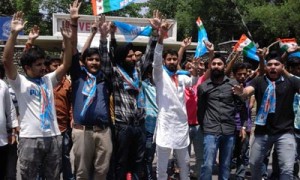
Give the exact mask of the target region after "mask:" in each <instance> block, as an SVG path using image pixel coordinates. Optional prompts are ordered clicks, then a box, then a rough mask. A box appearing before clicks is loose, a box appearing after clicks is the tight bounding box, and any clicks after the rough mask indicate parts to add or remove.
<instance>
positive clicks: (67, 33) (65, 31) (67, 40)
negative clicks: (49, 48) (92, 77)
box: [55, 25, 73, 82]
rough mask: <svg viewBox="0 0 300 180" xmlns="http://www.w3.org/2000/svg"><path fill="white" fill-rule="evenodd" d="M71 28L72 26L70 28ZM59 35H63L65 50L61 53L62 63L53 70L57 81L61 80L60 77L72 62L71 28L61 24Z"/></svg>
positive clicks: (65, 72)
mask: <svg viewBox="0 0 300 180" xmlns="http://www.w3.org/2000/svg"><path fill="white" fill-rule="evenodd" d="M72 29H73V28H72ZM60 31H61V35H62V36H63V43H64V45H65V50H64V54H63V63H62V64H61V65H60V66H59V67H58V68H57V69H56V70H55V72H56V79H57V81H58V82H60V81H61V79H62V77H63V76H65V75H66V74H67V72H68V70H69V68H70V67H71V64H72V48H73V47H72V42H71V38H72V30H71V28H69V27H66V26H65V25H63V27H61V28H60Z"/></svg>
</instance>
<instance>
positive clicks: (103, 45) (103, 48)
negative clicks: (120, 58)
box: [99, 15, 112, 77]
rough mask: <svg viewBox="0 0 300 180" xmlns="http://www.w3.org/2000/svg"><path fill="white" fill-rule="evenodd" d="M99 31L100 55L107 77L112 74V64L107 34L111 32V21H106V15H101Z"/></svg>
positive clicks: (102, 68) (102, 67)
mask: <svg viewBox="0 0 300 180" xmlns="http://www.w3.org/2000/svg"><path fill="white" fill-rule="evenodd" d="M99 32H100V46H99V51H100V57H101V70H102V71H103V72H104V73H105V75H106V76H107V77H111V75H112V64H111V61H110V60H109V55H108V49H107V35H108V33H109V32H110V23H109V22H106V21H105V16H104V15H101V17H100V21H99Z"/></svg>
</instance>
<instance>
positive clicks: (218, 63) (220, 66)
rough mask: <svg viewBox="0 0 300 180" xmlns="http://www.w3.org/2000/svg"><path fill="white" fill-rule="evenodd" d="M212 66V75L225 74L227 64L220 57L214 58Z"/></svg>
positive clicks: (216, 76) (219, 75)
mask: <svg viewBox="0 0 300 180" xmlns="http://www.w3.org/2000/svg"><path fill="white" fill-rule="evenodd" d="M210 66H211V75H212V76H213V77H215V78H218V77H221V76H223V75H224V70H225V64H224V62H223V61H222V60H221V59H219V58H215V59H213V60H212V62H211V65H210Z"/></svg>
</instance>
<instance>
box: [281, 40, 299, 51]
mask: <svg viewBox="0 0 300 180" xmlns="http://www.w3.org/2000/svg"><path fill="white" fill-rule="evenodd" d="M277 40H278V41H279V47H280V50H281V51H283V52H285V51H287V50H288V49H289V48H291V47H294V46H298V44H297V41H296V39H295V38H285V39H281V38H277Z"/></svg>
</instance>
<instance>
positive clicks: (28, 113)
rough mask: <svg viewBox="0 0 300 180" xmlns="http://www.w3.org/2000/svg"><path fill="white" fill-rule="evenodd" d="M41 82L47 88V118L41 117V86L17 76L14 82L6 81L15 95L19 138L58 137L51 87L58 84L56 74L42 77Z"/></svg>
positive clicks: (42, 107)
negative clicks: (18, 113) (18, 119)
mask: <svg viewBox="0 0 300 180" xmlns="http://www.w3.org/2000/svg"><path fill="white" fill-rule="evenodd" d="M41 79H42V81H43V82H44V84H45V85H46V86H47V90H46V93H47V96H48V97H49V98H48V101H49V106H48V109H50V111H47V112H49V114H48V117H51V118H50V119H49V118H43V117H45V116H41V114H42V112H43V111H44V109H45V106H43V104H44V98H43V97H42V88H41V85H38V84H37V83H34V82H33V81H31V80H29V79H27V78H26V77H25V76H23V75H21V74H18V75H17V77H16V79H15V80H11V79H8V81H9V83H10V85H11V87H12V88H13V90H14V91H15V93H16V96H17V100H18V104H19V112H20V116H19V118H20V137H28V138H36V137H51V136H56V135H60V131H59V129H58V124H57V118H56V111H55V106H54V95H53V87H54V86H55V85H56V84H57V83H58V82H57V79H56V73H55V72H53V73H49V74H47V75H45V76H43V77H42V78H41Z"/></svg>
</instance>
